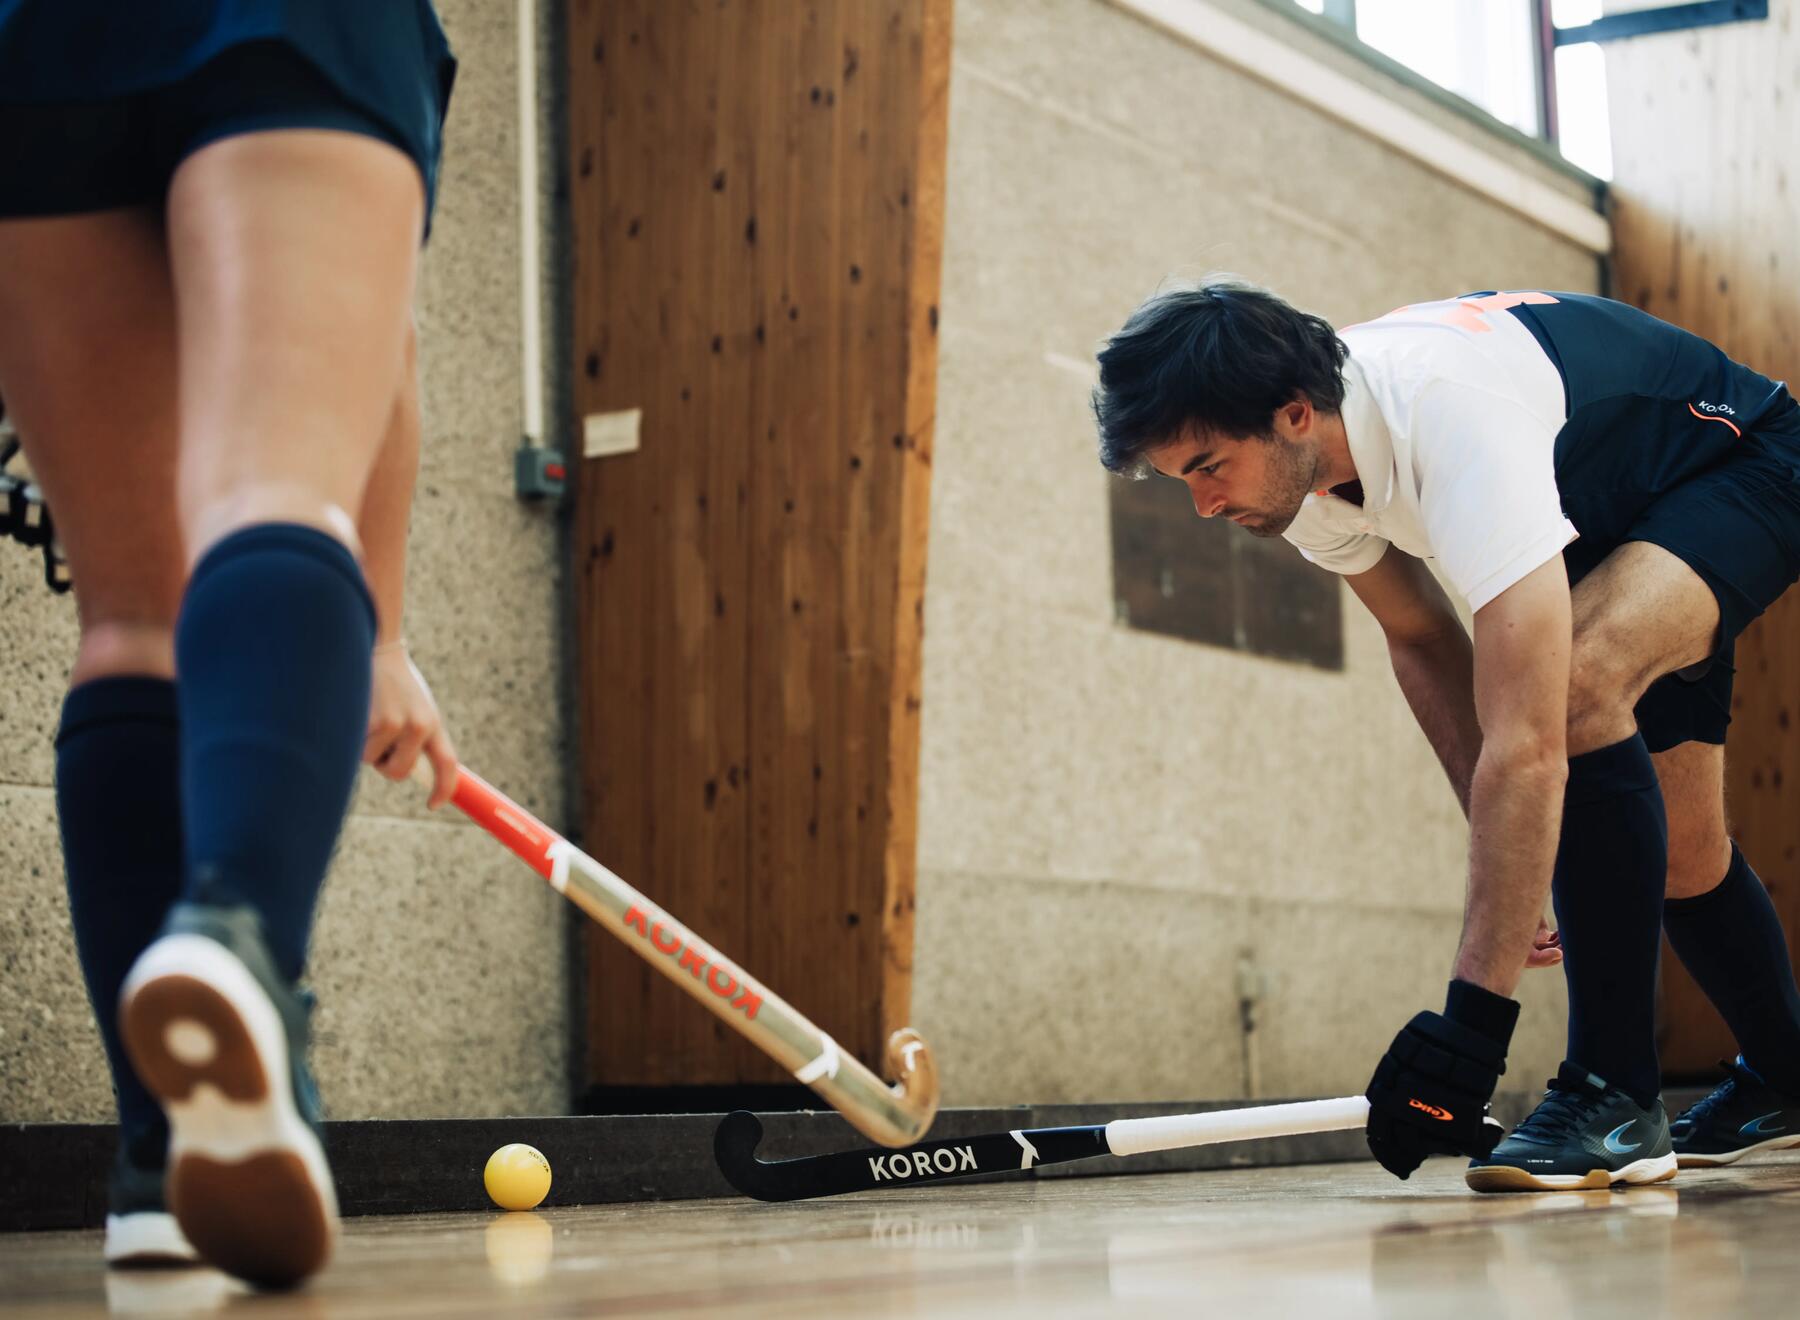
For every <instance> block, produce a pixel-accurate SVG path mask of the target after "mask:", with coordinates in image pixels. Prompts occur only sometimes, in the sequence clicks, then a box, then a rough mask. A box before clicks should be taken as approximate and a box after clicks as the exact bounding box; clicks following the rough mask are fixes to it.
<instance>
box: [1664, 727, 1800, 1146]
mask: <svg viewBox="0 0 1800 1320" xmlns="http://www.w3.org/2000/svg"><path fill="white" fill-rule="evenodd" d="M1656 769H1657V774H1658V776H1659V778H1660V779H1661V781H1662V785H1663V794H1664V797H1665V799H1666V800H1667V802H1668V810H1669V875H1668V889H1667V895H1668V896H1667V900H1666V901H1665V903H1664V905H1663V929H1664V930H1665V931H1666V932H1667V934H1668V936H1669V943H1670V945H1671V946H1672V947H1673V948H1674V950H1675V953H1676V956H1677V957H1679V958H1680V959H1681V961H1682V964H1683V966H1685V967H1686V968H1687V969H1688V971H1689V973H1690V974H1692V976H1693V977H1694V980H1695V982H1696V983H1698V985H1699V986H1700V988H1701V990H1702V991H1704V992H1705V994H1706V996H1707V998H1709V999H1710V1000H1711V1001H1712V1002H1713V1005H1714V1006H1715V1007H1716V1008H1717V1009H1718V1010H1719V1012H1720V1014H1721V1015H1722V1016H1723V1017H1724V1019H1725V1022H1726V1024H1727V1025H1728V1026H1729V1027H1730V1028H1731V1032H1732V1035H1733V1036H1735V1037H1736V1039H1737V1042H1738V1047H1739V1049H1740V1050H1741V1051H1742V1054H1741V1056H1740V1060H1739V1062H1737V1063H1735V1064H1733V1065H1732V1070H1731V1074H1730V1076H1728V1077H1727V1079H1726V1080H1725V1082H1724V1083H1722V1084H1721V1085H1720V1086H1719V1087H1718V1088H1717V1089H1715V1090H1714V1091H1713V1093H1712V1094H1711V1095H1709V1096H1708V1097H1706V1099H1704V1100H1702V1101H1701V1102H1700V1103H1699V1104H1697V1105H1695V1106H1693V1107H1692V1108H1690V1109H1689V1110H1687V1111H1686V1112H1685V1113H1683V1114H1682V1115H1681V1116H1680V1117H1679V1118H1677V1119H1676V1121H1675V1123H1674V1127H1673V1133H1674V1139H1675V1150H1676V1153H1677V1155H1678V1156H1679V1157H1680V1159H1681V1163H1682V1164H1683V1166H1684V1167H1685V1166H1690V1165H1697V1166H1702V1167H1704V1166H1708V1165H1715V1164H1729V1163H1732V1162H1733V1161H1735V1160H1737V1159H1739V1158H1741V1157H1742V1156H1743V1155H1745V1154H1748V1153H1750V1152H1753V1151H1757V1150H1765V1149H1772V1148H1773V1149H1779V1148H1783V1147H1786V1146H1790V1145H1793V1144H1795V1143H1796V1142H1797V1141H1800V1135H1797V1134H1800V987H1796V985H1795V982H1794V974H1793V965H1792V961H1791V959H1790V956H1789V951H1788V945H1787V940H1786V938H1785V937H1784V935H1783V932H1782V928H1781V920H1780V918H1779V916H1777V914H1776V912H1775V906H1774V904H1773V903H1772V902H1770V900H1769V895H1768V891H1767V890H1766V889H1765V888H1764V887H1763V884H1762V881H1761V880H1760V879H1758V878H1757V875H1756V873H1755V872H1754V871H1753V870H1751V868H1750V864H1749V862H1748V860H1747V859H1746V858H1745V857H1744V855H1743V853H1742V852H1740V851H1739V850H1738V848H1737V847H1736V845H1735V844H1733V842H1732V840H1731V838H1730V836H1729V834H1728V833H1727V828H1726V817H1725V749H1724V747H1722V746H1720V745H1718V744H1716V743H1700V742H1687V743H1682V744H1680V745H1679V746H1677V747H1673V748H1671V749H1669V750H1668V751H1666V752H1663V753H1661V754H1659V755H1658V756H1657V758H1656Z"/></svg>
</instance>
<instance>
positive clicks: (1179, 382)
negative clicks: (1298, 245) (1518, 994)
mask: <svg viewBox="0 0 1800 1320" xmlns="http://www.w3.org/2000/svg"><path fill="white" fill-rule="evenodd" d="M1349 352H1350V350H1349V349H1347V348H1346V347H1345V346H1344V341H1343V340H1341V339H1339V338H1338V337H1337V333H1336V332H1335V331H1334V330H1332V328H1331V326H1330V325H1329V324H1327V323H1326V322H1325V321H1324V320H1323V319H1321V318H1320V317H1317V316H1311V315H1309V314H1307V313H1306V312H1302V311H1297V310H1296V309H1294V308H1293V307H1290V306H1289V305H1288V304H1287V303H1286V302H1284V301H1282V299H1280V298H1278V297H1277V296H1276V295H1275V294H1273V293H1270V292H1269V291H1268V290H1267V289H1262V288H1258V287H1257V286H1256V285H1254V284H1247V283H1245V282H1243V281H1242V280H1237V279H1231V278H1215V279H1212V280H1209V281H1208V282H1207V283H1205V284H1202V285H1199V286H1198V287H1194V288H1178V289H1167V290H1164V291H1163V292H1161V293H1158V294H1156V295H1155V296H1154V297H1152V298H1151V299H1150V300H1149V301H1147V302H1145V303H1144V304H1143V306H1141V307H1139V308H1138V309H1137V310H1136V311H1135V312H1133V313H1132V314H1131V318H1130V319H1129V320H1127V321H1126V322H1125V324H1124V325H1123V326H1122V327H1121V328H1120V330H1119V332H1118V333H1117V334H1116V335H1114V336H1113V337H1112V338H1111V339H1109V340H1107V342H1106V347H1105V348H1103V349H1102V350H1101V351H1100V384H1099V386H1098V388H1096V389H1095V390H1094V417H1095V419H1096V420H1097V421H1098V422H1099V423H1100V461H1101V463H1103V464H1105V465H1106V467H1107V469H1108V470H1109V471H1112V472H1117V473H1120V474H1121V475H1123V476H1128V477H1143V476H1146V475H1148V473H1149V462H1148V460H1147V459H1145V457H1144V453H1145V451H1146V450H1149V449H1154V448H1156V447H1157V446H1158V445H1161V444H1165V443H1167V442H1168V441H1170V440H1173V439H1175V437H1176V435H1177V433H1178V432H1179V431H1180V430H1181V429H1182V428H1183V427H1184V426H1187V425H1189V424H1190V423H1192V424H1194V425H1195V426H1197V427H1198V428H1199V430H1200V431H1201V432H1202V433H1203V434H1218V435H1225V436H1233V437H1236V436H1247V435H1253V436H1266V435H1268V434H1269V430H1270V422H1271V419H1272V418H1273V417H1274V415H1275V411H1276V409H1278V408H1281V407H1282V406H1284V405H1285V404H1288V403H1290V402H1292V401H1293V399H1294V398H1295V397H1296V396H1297V395H1305V396H1306V397H1307V398H1308V399H1310V400H1312V405H1313V407H1315V408H1317V409H1319V410H1320V411H1322V412H1333V413H1334V412H1337V411H1338V410H1339V409H1340V408H1341V407H1342V406H1343V402H1344V378H1343V372H1342V369H1343V365H1344V360H1345V358H1347V357H1348V356H1349Z"/></svg>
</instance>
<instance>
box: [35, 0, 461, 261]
mask: <svg viewBox="0 0 1800 1320" xmlns="http://www.w3.org/2000/svg"><path fill="white" fill-rule="evenodd" d="M455 76H456V60H455V59H454V57H453V56H452V55H451V53H450V47H449V43H448V42H447V41H446V40H445V38H444V32H443V28H442V27H441V26H440V25H439V23H438V19H437V15H436V14H435V13H434V12H433V10H432V8H431V5H430V4H429V3H428V2H427V0H305V2H304V3H292V0H233V2H232V3H223V2H222V0H156V3H144V4H140V3H121V2H120V0H0V219H3V218H19V217H26V216H53V215H76V214H81V213H84V212H89V211H103V210H110V209H113V208H116V207H124V206H134V205H140V204H151V205H160V204H161V201H162V199H163V196H164V194H165V193H166V192H167V190H168V186H169V180H170V179H171V178H172V177H173V176H174V173H175V170H176V168H177V167H178V166H179V165H180V164H181V162H182V161H183V160H185V159H186V158H187V157H188V156H190V155H192V154H193V153H194V152H196V151H198V150H200V149H201V148H202V147H204V146H206V145H208V144H209V143H212V142H217V141H219V140H220V139H222V138H227V137H233V136H236V135H239V134H243V133H256V132H267V131H271V130H277V129H323V130H329V131H337V132H346V133H358V134H361V135H363V136H365V137H371V138H374V139H376V140H378V141H381V142H385V143H388V144H389V145H390V146H393V147H395V148H397V149H398V150H400V151H402V152H404V153H405V154H406V156H407V157H408V158H409V159H410V160H411V161H412V162H413V164H414V165H415V166H416V167H417V168H418V171H419V177H420V180H421V182H422V183H423V185H424V190H425V216H426V228H427V229H429V227H430V219H431V213H432V209H433V207H434V205H435V203H436V200H437V184H438V166H439V161H440V159H441V156H442V148H443V123H444V114H445V111H446V110H447V109H448V107H449V101H450V88H451V84H452V83H453V82H454V80H455Z"/></svg>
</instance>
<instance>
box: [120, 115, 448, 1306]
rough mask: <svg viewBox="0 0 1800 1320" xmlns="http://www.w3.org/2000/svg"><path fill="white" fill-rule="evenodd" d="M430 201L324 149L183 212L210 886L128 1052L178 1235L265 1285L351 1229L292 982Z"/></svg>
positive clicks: (336, 754) (185, 676)
mask: <svg viewBox="0 0 1800 1320" xmlns="http://www.w3.org/2000/svg"><path fill="white" fill-rule="evenodd" d="M422 208H423V187H422V184H421V182H420V175H419V172H418V170H417V168H416V167H415V166H414V165H413V163H412V161H411V160H410V159H408V158H407V157H406V156H405V155H404V154H402V153H401V152H399V151H398V150H396V149H395V148H393V147H391V146H389V145H387V144H386V143H384V142H380V141H377V140H375V139H374V138H371V137H367V136H363V135H361V134H357V133H348V132H325V131H313V130H292V131H278V132H263V133H250V134H245V135H242V136H235V137H226V138H224V139H222V140H220V141H217V142H214V143H212V144H211V145H208V146H203V147H201V148H200V149H199V150H197V151H196V152H195V153H194V154H193V155H191V156H190V157H189V158H188V159H187V160H186V161H185V162H184V163H183V164H182V165H181V166H180V167H178V169H177V171H176V173H175V177H174V181H173V184H172V187H171V189H170V193H169V198H168V232H169V246H170V255H171V268H172V270H173V273H174V285H175V294H176V301H177V305H178V307H179V308H180V316H179V324H180V359H181V368H180V381H181V410H182V422H181V448H182V455H181V469H180V491H181V516H182V522H183V527H184V530H185V533H186V538H187V543H188V549H189V552H190V556H191V559H192V563H193V568H192V572H191V575H190V578H189V582H188V586H187V592H186V595H185V597H184V600H183V603H182V610H181V618H180V622H179V624H178V627H177V630H176V638H175V649H176V663H177V669H178V671H179V674H180V698H181V711H182V726H183V727H182V800H183V811H184V825H185V832H186V845H187V856H188V877H187V883H186V886H185V889H184V893H183V900H184V901H183V902H181V903H179V904H177V905H176V907H175V909H174V910H173V912H172V913H171V915H170V918H169V921H168V923H167V925H166V926H165V928H164V934H163V937H162V938H161V939H159V940H158V941H157V942H156V943H155V944H153V945H151V947H150V948H149V949H148V950H146V952H145V954H144V956H143V957H142V958H141V959H140V960H139V962H138V964H137V965H136V967H134V968H133V970H132V972H131V974H130V976H129V977H128V978H127V981H126V985H125V992H124V995H125V1001H124V1012H123V1031H124V1036H125V1039H126V1042H127V1044H128V1046H129V1047H130V1048H131V1050H132V1057H133V1060H134V1062H135V1063H136V1065H137V1068H138V1071H139V1073H140V1074H141V1075H142V1076H143V1078H144V1080H145V1082H146V1083H147V1084H148V1085H149V1087H150V1089H151V1090H152V1091H153V1092H154V1093H155V1094H156V1095H158V1096H159V1097H160V1098H161V1099H162V1100H163V1102H164V1105H165V1107H166V1108H167V1110H168V1112H169V1115H170V1120H171V1124H172V1127H173V1137H172V1141H171V1163H170V1174H169V1196H170V1203H171V1205H172V1206H173V1208H174V1210H175V1213H176V1215H177V1217H178V1218H179V1219H180V1221H181V1225H182V1227H183V1229H184V1230H185V1231H186V1232H187V1234H188V1236H189V1237H190V1238H191V1239H192V1240H193V1242H194V1244H195V1245H196V1246H197V1247H198V1248H199V1249H200V1250H201V1252H202V1253H203V1254H204V1255H205V1256H206V1257H207V1258H208V1259H209V1260H210V1261H212V1262H213V1263H215V1264H217V1265H220V1266H221V1267H223V1268H225V1269H227V1270H228V1271H230V1272H232V1273H234V1274H237V1275H240V1276H241V1277H245V1278H250V1279H253V1280H258V1281H262V1282H269V1283H291V1282H293V1281H295V1280H297V1279H299V1278H302V1277H304V1276H305V1275H307V1274H309V1273H311V1272H313V1271H314V1270H316V1269H318V1268H319V1267H320V1266H321V1265H322V1264H323V1263H324V1261H325V1259H326V1257H327V1256H328V1255H329V1253H330V1250H331V1243H332V1239H333V1236H334V1231H335V1223H336V1208H335V1198H334V1194H333V1188H332V1181H331V1174H330V1170H329V1168H328V1166H327V1165H326V1161H325V1157H324V1150H323V1146H322V1144H321V1142H320V1140H319V1136H318V1132H319V1128H318V1121H319V1115H318V1110H317V1105H316V1098H315V1097H314V1095H313V1092H312V1088H311V1085H310V1082H309V1081H308V1080H307V1079H306V1076H305V1057H304V1056H305V1048H306V1034H307V1032H306V1010H305V1006H304V1004H303V1002H302V1001H301V999H300V997H299V996H298V994H297V993H296V991H295V988H294V982H295V981H296V979H297V978H298V977H299V975H300V972H301V969H302V966H303V964H304V961H305V955H306V946H307V941H308V937H309V934H310V930H311V926H312V919H313V911H314V907H315V904H316V902H317V899H318V894H319V890H320V887H321V885H322V883H323V881H324V877H325V871H326V868H327V866H328V864H329V862H330V858H331V854H332V851H333V848H334V846H335V843H336V840H337V836H338V832H339V830H340V828H341V826H342V824H343V820H344V815H345V812H346V811H347V809H348V806H349V801H350V795H351V792H352V790H353V788H354V784H355V777H356V770H357V765H358V763H359V761H360V759H361V752H362V747H363V743H364V738H365V735H366V731H367V724H368V718H369V710H370V691H371V686H370V678H371V674H370V668H371V653H372V651H373V648H374V641H375V624H376V620H375V606H374V602H373V600H372V599H371V596H370V593H369V590H368V585H367V582H366V580H365V578H364V574H363V569H362V564H361V562H360V555H361V547H360V545H359V543H358V536H357V531H356V520H357V517H358V514H359V511H360V508H361V505H362V500H363V494H364V491H365V488H366V486H367V483H368V480H369V474H370V470H371V467H372V465H373V464H374V462H375V458H376V454H377V452H378V451H379V449H380V446H381V443H382V439H383V437H384V435H385V434H386V431H387V426H388V422H389V419H390V417H391V415H392V410H393V404H394V399H395V397H396V392H397V390H398V389H399V386H400V380H401V371H402V368H403V361H404V354H405V346H406V342H407V341H406V334H407V329H408V327H409V325H410V315H411V305H410V304H411V297H412V290H413V279H414V268H415V262H416V253H417V245H418V238H419V233H420V228H421V219H422ZM215 1094H216V1095H220V1096H223V1097H225V1099H226V1101H227V1102H228V1108H229V1112H228V1113H227V1114H223V1115H222V1114H221V1113H220V1112H219V1106H218V1105H217V1104H215V1103H212V1102H210V1101H207V1100H205V1099H204V1097H207V1096H210V1095H215Z"/></svg>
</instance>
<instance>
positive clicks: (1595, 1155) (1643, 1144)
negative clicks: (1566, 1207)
mask: <svg viewBox="0 0 1800 1320" xmlns="http://www.w3.org/2000/svg"><path fill="white" fill-rule="evenodd" d="M1675 1169H1676V1164H1675V1150H1674V1148H1673V1147H1672V1146H1671V1145H1670V1143H1669V1119H1668V1115H1666V1114H1665V1113H1664V1112H1663V1107H1662V1101H1660V1100H1657V1101H1653V1102H1652V1103H1651V1106H1650V1108H1648V1109H1643V1108H1640V1107H1639V1106H1638V1103H1637V1101H1635V1100H1633V1099H1632V1098H1631V1097H1630V1096H1628V1095H1626V1094H1625V1093H1624V1092H1623V1091H1621V1090H1619V1089H1618V1088H1617V1087H1612V1086H1608V1085H1607V1084H1606V1083H1605V1082H1604V1081H1602V1080H1601V1079H1600V1078H1598V1077H1595V1076H1594V1075H1593V1074H1592V1073H1589V1072H1586V1071H1585V1070H1583V1069H1581V1068H1577V1067H1576V1066H1575V1065H1573V1064H1570V1063H1565V1064H1563V1066H1562V1069H1561V1071H1559V1072H1558V1073H1557V1075H1556V1076H1555V1077H1553V1078H1551V1079H1550V1089H1549V1090H1548V1091H1546V1092H1545V1093H1544V1098H1543V1100H1542V1101H1541V1102H1540V1103H1539V1105H1538V1107H1537V1108H1536V1109H1534V1110H1532V1111H1531V1113H1530V1114H1529V1115H1528V1116H1527V1117H1526V1119H1525V1121H1524V1122H1523V1123H1521V1124H1519V1126H1518V1127H1516V1128H1514V1129H1513V1131H1512V1134H1511V1135H1510V1136H1508V1137H1507V1138H1506V1140H1504V1141H1502V1142H1501V1143H1500V1144H1499V1145H1498V1146H1495V1147H1494V1153H1493V1154H1492V1155H1489V1156H1488V1157H1487V1158H1486V1159H1479V1160H1474V1161H1471V1162H1470V1164H1469V1169H1468V1172H1467V1173H1465V1174H1464V1175H1463V1179H1464V1181H1466V1182H1467V1183H1468V1184H1469V1186H1470V1187H1472V1188H1474V1189H1475V1190H1476V1191H1478V1192H1566V1191H1570V1190H1574V1189H1587V1188H1592V1189H1594V1190H1596V1191H1598V1190H1601V1189H1604V1188H1607V1187H1611V1186H1612V1185H1613V1184H1614V1183H1631V1184H1636V1183H1654V1182H1663V1181H1664V1180H1666V1179H1669V1178H1673V1177H1674V1176H1675Z"/></svg>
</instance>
